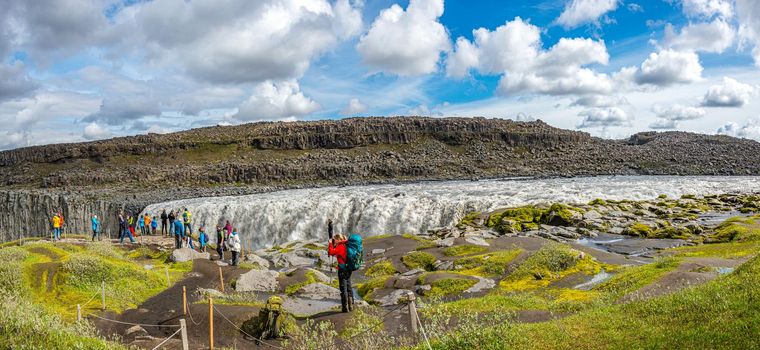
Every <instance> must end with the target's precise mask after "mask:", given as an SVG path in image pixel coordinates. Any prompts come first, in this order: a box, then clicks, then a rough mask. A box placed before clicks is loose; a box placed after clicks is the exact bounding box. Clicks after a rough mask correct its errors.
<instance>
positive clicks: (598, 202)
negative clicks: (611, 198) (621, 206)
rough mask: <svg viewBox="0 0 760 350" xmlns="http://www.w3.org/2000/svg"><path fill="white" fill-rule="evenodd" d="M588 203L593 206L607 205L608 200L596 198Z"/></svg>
mask: <svg viewBox="0 0 760 350" xmlns="http://www.w3.org/2000/svg"><path fill="white" fill-rule="evenodd" d="M588 205H593V206H601V205H607V201H605V200H604V199H601V198H596V199H594V200H592V201H591V202H588Z"/></svg>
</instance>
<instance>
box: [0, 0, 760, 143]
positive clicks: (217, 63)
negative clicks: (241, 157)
mask: <svg viewBox="0 0 760 350" xmlns="http://www.w3.org/2000/svg"><path fill="white" fill-rule="evenodd" d="M2 7H3V9H2V11H0V149H13V148H18V147H24V146H30V145H40V144H50V143H63V142H80V141H89V140H98V139H104V138H110V137H115V136H126V135H136V134H146V133H168V132H174V131H180V130H187V129H190V128H197V127H204V126H213V125H237V124H242V123H249V122H257V121H285V122H288V121H295V120H321V119H338V118H346V117H354V116H395V115H422V116H432V117H448V116H459V117H473V116H483V117H489V118H509V119H515V120H520V121H531V120H538V119H540V120H543V121H544V122H546V123H548V124H550V125H552V126H556V127H560V128H565V129H574V130H581V131H585V132H588V133H590V134H592V135H594V136H599V137H605V138H625V137H628V136H630V135H632V134H634V133H637V132H644V131H669V130H680V131H691V132H700V133H707V134H726V135H731V136H736V137H743V138H750V139H755V140H760V101H758V96H760V1H754V0H630V1H629V0H531V1H517V0H500V1H497V0H481V1H472V0H410V1H391V0H364V1H361V0H257V1H250V0H153V1H140V0H35V1H25V0H4V1H2Z"/></svg>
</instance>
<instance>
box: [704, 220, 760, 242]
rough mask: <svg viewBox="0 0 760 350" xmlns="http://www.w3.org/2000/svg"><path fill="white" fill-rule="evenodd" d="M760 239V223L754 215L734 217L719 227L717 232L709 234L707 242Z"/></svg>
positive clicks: (716, 229)
mask: <svg viewBox="0 0 760 350" xmlns="http://www.w3.org/2000/svg"><path fill="white" fill-rule="evenodd" d="M758 239H760V223H758V222H757V221H756V218H753V217H749V218H746V217H733V218H730V219H728V220H726V221H724V222H723V223H721V224H720V225H718V226H717V227H715V233H714V234H711V235H709V236H707V240H706V241H707V242H731V241H737V242H743V241H754V240H758Z"/></svg>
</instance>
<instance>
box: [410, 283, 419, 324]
mask: <svg viewBox="0 0 760 350" xmlns="http://www.w3.org/2000/svg"><path fill="white" fill-rule="evenodd" d="M407 295H408V296H409V323H410V324H411V326H412V332H414V333H417V332H419V330H418V329H417V310H416V309H415V306H414V300H415V299H416V297H415V296H414V292H411V291H410V292H409V293H408V294H407Z"/></svg>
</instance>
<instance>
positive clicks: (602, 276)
mask: <svg viewBox="0 0 760 350" xmlns="http://www.w3.org/2000/svg"><path fill="white" fill-rule="evenodd" d="M610 277H612V274H611V273H608V272H607V271H605V270H604V269H602V271H601V272H599V273H597V274H596V275H594V277H592V278H591V280H589V281H588V282H585V283H581V284H579V285H577V286H575V287H573V288H574V289H578V290H591V288H594V287H595V286H596V285H598V284H600V283H602V282H604V281H606V280H608V279H610Z"/></svg>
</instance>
